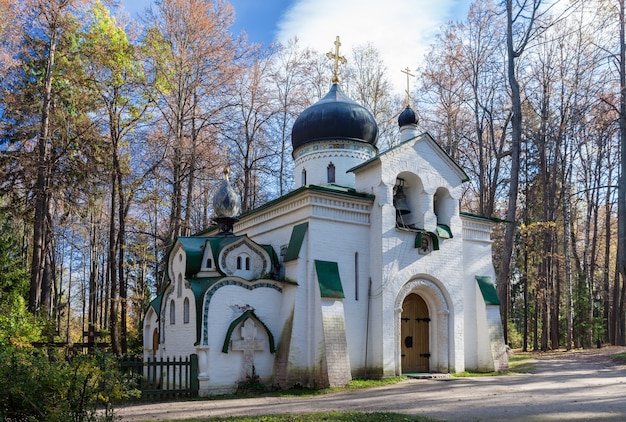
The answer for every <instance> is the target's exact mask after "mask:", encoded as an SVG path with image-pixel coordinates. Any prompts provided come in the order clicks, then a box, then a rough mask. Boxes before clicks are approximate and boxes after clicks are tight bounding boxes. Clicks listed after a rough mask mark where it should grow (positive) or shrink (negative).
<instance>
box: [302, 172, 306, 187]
mask: <svg viewBox="0 0 626 422" xmlns="http://www.w3.org/2000/svg"><path fill="white" fill-rule="evenodd" d="M305 185H306V170H305V169H302V186H305Z"/></svg>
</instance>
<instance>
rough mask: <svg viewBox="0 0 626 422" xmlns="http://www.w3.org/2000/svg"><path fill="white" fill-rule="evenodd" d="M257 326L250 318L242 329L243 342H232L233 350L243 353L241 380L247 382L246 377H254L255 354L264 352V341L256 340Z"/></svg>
mask: <svg viewBox="0 0 626 422" xmlns="http://www.w3.org/2000/svg"><path fill="white" fill-rule="evenodd" d="M256 331H257V329H256V324H255V323H254V321H253V320H252V319H250V318H248V319H246V321H245V322H244V323H243V327H241V340H232V343H231V349H232V350H235V351H238V352H243V367H242V368H241V379H242V380H245V379H246V376H247V375H248V376H252V371H253V369H252V368H253V367H254V352H255V351H262V350H264V348H263V341H262V340H255V339H254V338H255V337H256Z"/></svg>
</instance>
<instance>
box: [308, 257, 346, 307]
mask: <svg viewBox="0 0 626 422" xmlns="http://www.w3.org/2000/svg"><path fill="white" fill-rule="evenodd" d="M315 271H316V273H317V282H318V283H319V286H320V294H321V296H322V297H330V298H336V299H343V298H345V297H346V296H345V295H344V293H343V287H342V286H341V278H340V277H339V267H338V266H337V263H336V262H330V261H319V260H317V259H316V260H315Z"/></svg>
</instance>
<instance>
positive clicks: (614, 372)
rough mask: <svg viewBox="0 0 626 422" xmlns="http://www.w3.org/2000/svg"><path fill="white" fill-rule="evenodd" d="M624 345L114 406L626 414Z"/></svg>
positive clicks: (532, 417) (512, 417) (150, 414)
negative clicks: (456, 374) (419, 376)
mask: <svg viewBox="0 0 626 422" xmlns="http://www.w3.org/2000/svg"><path fill="white" fill-rule="evenodd" d="M622 352H626V347H619V348H618V347H606V348H602V349H594V350H589V351H583V352H567V353H562V354H554V355H548V356H543V357H540V358H538V359H537V360H536V361H535V369H534V370H533V373H532V374H523V375H511V376H499V377H475V378H448V379H438V380H435V379H430V380H407V381H404V382H401V383H399V384H394V385H390V386H385V387H379V388H372V389H364V390H351V391H344V392H340V393H334V394H328V395H323V396H316V397H296V398H287V397H264V398H254V399H235V400H200V401H177V402H168V403H157V404H141V405H131V406H125V407H121V408H118V409H116V411H115V414H116V416H118V417H121V418H122V420H123V421H146V420H150V421H159V420H166V419H172V420H173V419H183V418H208V417H216V416H240V415H263V414H283V413H310V412H326V411H348V410H351V411H361V412H374V411H392V412H399V413H405V414H410V415H421V416H428V417H431V418H436V419H441V420H446V421H562V420H570V421H589V420H593V421H626V366H624V365H617V364H615V363H614V362H612V361H611V359H610V356H611V355H613V354H616V353H622Z"/></svg>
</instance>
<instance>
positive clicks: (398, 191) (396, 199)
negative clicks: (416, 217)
mask: <svg viewBox="0 0 626 422" xmlns="http://www.w3.org/2000/svg"><path fill="white" fill-rule="evenodd" d="M398 181H399V182H400V183H399V184H397V185H396V186H395V188H394V190H395V192H394V194H393V206H394V207H396V213H397V214H400V215H404V214H409V213H410V212H411V208H409V201H408V200H407V198H406V194H405V193H404V189H403V185H404V183H403V181H402V180H398Z"/></svg>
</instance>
